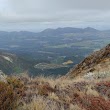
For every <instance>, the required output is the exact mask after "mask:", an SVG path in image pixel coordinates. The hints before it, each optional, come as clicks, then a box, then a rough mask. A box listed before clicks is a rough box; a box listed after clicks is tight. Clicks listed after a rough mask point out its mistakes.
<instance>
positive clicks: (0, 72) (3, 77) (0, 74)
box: [0, 70, 7, 82]
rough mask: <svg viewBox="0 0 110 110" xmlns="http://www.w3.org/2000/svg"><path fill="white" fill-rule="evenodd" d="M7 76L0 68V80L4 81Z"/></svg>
mask: <svg viewBox="0 0 110 110" xmlns="http://www.w3.org/2000/svg"><path fill="white" fill-rule="evenodd" d="M6 78H7V76H6V75H5V74H4V73H3V72H2V71H1V70H0V81H2V82H6Z"/></svg>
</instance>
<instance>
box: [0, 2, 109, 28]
mask: <svg viewBox="0 0 110 110" xmlns="http://www.w3.org/2000/svg"><path fill="white" fill-rule="evenodd" d="M109 4H110V0H0V23H1V24H3V23H4V24H8V25H9V23H12V24H13V25H14V23H15V24H16V25H18V24H19V23H20V24H23V23H24V24H30V25H31V24H32V25H31V26H33V23H35V24H40V25H46V26H47V27H48V26H50V25H52V26H54V25H55V26H57V25H58V24H59V25H61V26H63V25H64V26H66V25H67V24H71V25H80V24H81V26H82V24H83V25H85V24H91V23H94V25H95V24H97V23H102V24H103V23H105V24H106V23H107V22H109V23H110V6H109ZM21 27H22V26H21ZM41 27H42V26H41ZM28 28H29V27H28Z"/></svg>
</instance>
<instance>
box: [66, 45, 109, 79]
mask: <svg viewBox="0 0 110 110" xmlns="http://www.w3.org/2000/svg"><path fill="white" fill-rule="evenodd" d="M104 65H106V66H104ZM103 66H104V70H103ZM98 67H99V69H98ZM106 68H107V69H106ZM108 69H110V44H108V45H107V46H106V47H104V48H102V49H101V50H99V51H96V52H94V53H92V54H90V55H89V56H88V57H86V58H85V59H84V60H83V61H82V62H81V63H79V64H78V65H76V66H75V67H74V68H72V69H71V70H70V71H69V72H68V73H67V75H66V77H70V78H74V77H77V76H82V75H84V74H86V73H89V72H99V71H100V72H101V71H103V72H104V71H105V70H107V71H108Z"/></svg>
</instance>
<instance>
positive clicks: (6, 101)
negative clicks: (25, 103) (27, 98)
mask: <svg viewBox="0 0 110 110" xmlns="http://www.w3.org/2000/svg"><path fill="white" fill-rule="evenodd" d="M16 107H17V98H16V94H15V93H14V91H13V88H12V87H11V86H10V85H8V84H6V83H4V82H0V110H15V108H16Z"/></svg>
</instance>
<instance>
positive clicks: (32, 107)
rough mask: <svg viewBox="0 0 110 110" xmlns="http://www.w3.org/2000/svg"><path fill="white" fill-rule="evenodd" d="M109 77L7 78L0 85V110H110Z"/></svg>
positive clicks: (102, 74)
mask: <svg viewBox="0 0 110 110" xmlns="http://www.w3.org/2000/svg"><path fill="white" fill-rule="evenodd" d="M109 74H110V72H107V73H95V74H94V73H88V74H86V75H85V76H83V77H79V78H77V79H72V80H71V79H63V78H53V77H43V76H39V77H35V78H32V77H29V76H28V75H26V74H23V75H21V76H8V77H6V78H5V79H4V80H2V81H1V82H0V110H110V77H109Z"/></svg>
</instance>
